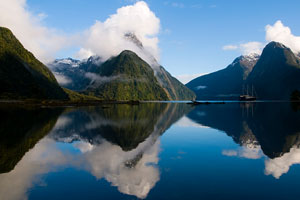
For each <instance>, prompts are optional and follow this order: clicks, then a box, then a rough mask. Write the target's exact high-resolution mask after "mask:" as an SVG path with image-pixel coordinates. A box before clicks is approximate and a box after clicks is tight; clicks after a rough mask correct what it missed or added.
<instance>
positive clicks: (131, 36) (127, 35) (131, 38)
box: [124, 32, 144, 49]
mask: <svg viewBox="0 0 300 200" xmlns="http://www.w3.org/2000/svg"><path fill="white" fill-rule="evenodd" d="M124 37H125V38H126V39H127V40H129V41H131V42H133V43H134V44H135V45H136V46H138V47H139V48H140V49H143V48H144V46H143V43H142V42H141V41H140V40H139V39H138V38H137V37H136V35H135V34H134V33H131V32H128V33H125V35H124Z"/></svg>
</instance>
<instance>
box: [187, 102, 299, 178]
mask: <svg viewBox="0 0 300 200" xmlns="http://www.w3.org/2000/svg"><path fill="white" fill-rule="evenodd" d="M188 117H189V118H190V119H191V120H193V121H194V122H196V123H198V124H200V125H202V126H209V127H212V128H215V129H219V130H221V131H224V132H225V133H226V134H227V135H228V136H230V137H232V139H233V140H234V141H235V142H236V143H237V144H239V145H240V147H238V148H237V149H224V150H223V151H222V154H223V155H224V156H235V157H241V158H247V159H259V158H262V157H263V156H265V157H266V159H265V174H266V175H273V176H274V177H275V178H280V176H281V175H282V174H284V173H287V172H288V170H289V168H290V166H291V165H293V164H299V163H300V145H299V144H300V137H299V136H300V123H299V122H300V112H297V110H295V109H294V107H291V105H290V104H288V103H246V104H236V103H232V104H230V103H229V104H226V105H209V106H201V107H200V106H199V107H196V108H195V109H194V110H193V111H191V112H190V113H189V114H188Z"/></svg>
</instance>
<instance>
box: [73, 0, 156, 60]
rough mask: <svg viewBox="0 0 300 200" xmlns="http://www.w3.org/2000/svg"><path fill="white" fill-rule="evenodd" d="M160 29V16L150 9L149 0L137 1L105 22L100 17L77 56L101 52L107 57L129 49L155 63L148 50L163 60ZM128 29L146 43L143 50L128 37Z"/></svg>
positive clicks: (99, 53)
mask: <svg viewBox="0 0 300 200" xmlns="http://www.w3.org/2000/svg"><path fill="white" fill-rule="evenodd" d="M159 30H160V20H159V19H158V18H157V17H156V16H155V14H154V13H153V12H152V11H151V10H150V9H149V7H148V5H147V3H145V2H143V1H139V2H137V3H135V4H134V5H130V6H124V7H122V8H119V9H118V10H117V12H116V14H113V15H111V16H110V17H109V18H108V19H106V20H105V21H104V22H101V21H96V23H95V24H94V25H93V26H92V27H91V28H90V29H89V30H87V31H86V32H85V34H84V36H83V37H84V40H83V41H84V42H83V43H82V44H81V45H82V48H81V50H80V51H79V52H78V54H77V57H78V58H81V59H83V58H87V57H88V56H91V55H95V54H97V55H99V56H100V57H101V58H102V59H103V60H107V59H108V58H110V57H111V56H115V55H117V54H119V53H120V52H121V51H123V50H125V49H128V50H132V51H134V52H136V53H137V54H138V55H139V56H140V57H142V58H143V59H145V60H146V61H148V62H149V63H151V60H150V59H149V58H148V57H147V55H145V52H148V53H150V54H151V55H153V56H154V58H155V59H156V60H159V48H158V38H157V34H158V33H159ZM128 33H130V34H134V35H135V36H136V38H137V39H138V40H139V41H140V42H141V43H142V44H143V50H141V48H140V47H138V45H136V44H134V43H133V42H132V41H130V40H128V38H126V37H125V35H126V34H128Z"/></svg>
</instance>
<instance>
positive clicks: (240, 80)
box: [186, 54, 259, 100]
mask: <svg viewBox="0 0 300 200" xmlns="http://www.w3.org/2000/svg"><path fill="white" fill-rule="evenodd" d="M258 59H259V55H257V54H251V55H248V56H240V57H238V58H236V59H235V60H234V61H233V62H232V63H231V64H230V65H229V66H227V67H226V68H225V69H222V70H219V71H217V72H213V73H210V74H207V75H204V76H200V77H198V78H196V79H194V80H192V81H190V82H189V83H187V84H186V86H187V87H188V88H190V89H191V90H193V91H194V92H195V93H196V95H197V99H205V100H207V99H237V98H238V97H239V95H240V94H241V93H242V90H243V85H244V84H245V81H246V79H247V77H248V75H249V74H250V72H251V71H252V69H253V67H254V65H255V64H256V62H257V60H258Z"/></svg>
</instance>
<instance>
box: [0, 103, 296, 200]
mask: <svg viewBox="0 0 300 200" xmlns="http://www.w3.org/2000/svg"><path fill="white" fill-rule="evenodd" d="M0 123H1V126H0V199H1V200H19V199H30V200H31V199H34V200H41V199H43V200H48V199H49V200H50V199H51V200H53V199H55V200H57V199H63V200H65V199H80V200H81V199H230V200H232V199H299V196H300V190H299V188H300V165H299V164H300V110H299V111H297V108H296V107H295V106H291V105H290V104H289V103H256V104H239V103H228V104H225V105H217V104H214V105H200V106H196V107H193V106H190V105H187V104H184V103H148V104H141V105H138V106H129V105H108V106H105V107H86V108H56V109H50V108H44V109H22V108H9V109H8V108H6V109H4V108H1V109H0Z"/></svg>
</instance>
